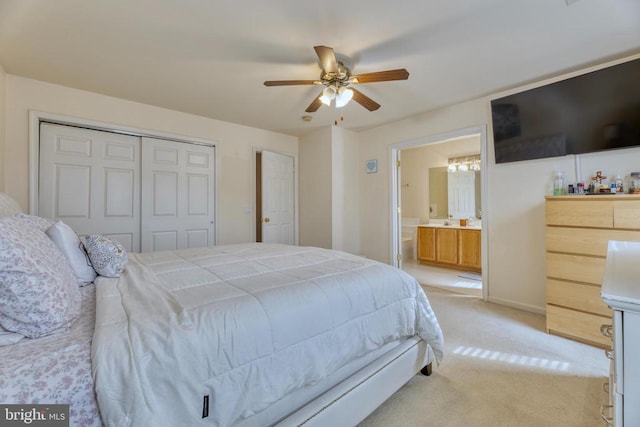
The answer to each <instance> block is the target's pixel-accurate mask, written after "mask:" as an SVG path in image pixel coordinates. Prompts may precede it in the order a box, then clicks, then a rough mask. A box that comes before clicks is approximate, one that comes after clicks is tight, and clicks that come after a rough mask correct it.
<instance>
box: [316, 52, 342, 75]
mask: <svg viewBox="0 0 640 427" xmlns="http://www.w3.org/2000/svg"><path fill="white" fill-rule="evenodd" d="M313 49H314V50H315V51H316V54H317V55H318V58H319V59H320V64H322V69H323V70H324V72H325V73H337V72H338V61H337V60H336V54H335V53H334V52H333V49H332V48H330V47H327V46H314V47H313Z"/></svg>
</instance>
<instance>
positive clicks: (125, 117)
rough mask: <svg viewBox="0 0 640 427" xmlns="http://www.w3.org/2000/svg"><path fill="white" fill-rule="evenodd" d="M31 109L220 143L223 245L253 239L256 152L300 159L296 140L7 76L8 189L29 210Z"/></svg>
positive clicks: (6, 163) (219, 237)
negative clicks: (278, 153) (29, 123)
mask: <svg viewBox="0 0 640 427" xmlns="http://www.w3.org/2000/svg"><path fill="white" fill-rule="evenodd" d="M0 86H3V85H0ZM0 99H1V93H0ZM211 102H215V100H212V101H211ZM30 110H35V111H42V112H47V113H53V114H59V115H65V116H71V117H77V118H82V119H87V120H93V121H99V122H106V123H111V124H114V127H117V126H118V125H120V126H125V127H132V128H138V129H143V130H149V131H156V132H165V133H171V134H176V135H184V136H191V137H196V138H201V139H206V140H211V141H215V142H216V157H217V164H218V171H217V188H218V195H217V201H218V218H217V221H218V228H217V232H218V233H217V234H218V243H219V244H227V243H237V242H247V241H251V240H252V239H253V236H254V235H253V230H254V228H255V221H254V213H253V211H252V209H249V212H247V208H251V207H253V206H254V204H255V203H254V201H253V196H254V190H253V187H254V182H253V149H254V147H255V148H260V149H270V150H273V151H280V152H285V153H290V154H292V155H297V154H298V139H297V138H296V137H292V136H287V135H282V134H278V133H274V132H268V131H265V130H261V129H256V128H251V127H247V126H241V125H236V124H233V123H228V122H222V121H219V120H213V119H209V118H205V117H200V116H195V115H192V114H185V113H181V112H177V111H173V110H167V109H163V108H158V107H154V106H151V105H146V104H140V103H137V102H131V101H127V100H124V99H119V98H113V97H109V96H104V95H100V94H96V93H91V92H86V91H81V90H77V89H71V88H68V87H64V86H59V85H53V84H49V83H44V82H40V81H36V80H31V79H26V78H22V77H17V76H13V75H10V74H7V75H6V124H7V128H6V143H5V146H6V151H5V162H4V166H5V170H6V171H5V176H7V177H11V179H7V180H6V182H5V189H6V192H7V193H8V194H9V195H10V196H12V197H14V198H15V199H16V200H17V201H18V202H19V203H20V205H21V206H22V208H23V209H25V210H27V209H28V200H29V187H28V185H29V127H28V118H29V111H30ZM0 116H3V117H4V116H5V115H0Z"/></svg>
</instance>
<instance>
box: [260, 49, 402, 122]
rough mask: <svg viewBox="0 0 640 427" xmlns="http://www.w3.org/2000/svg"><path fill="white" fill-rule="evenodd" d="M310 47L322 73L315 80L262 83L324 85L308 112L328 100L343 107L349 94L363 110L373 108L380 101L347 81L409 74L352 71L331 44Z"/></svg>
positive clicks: (373, 109)
mask: <svg viewBox="0 0 640 427" xmlns="http://www.w3.org/2000/svg"><path fill="white" fill-rule="evenodd" d="M313 49H314V50H315V51H316V54H317V55H318V58H319V59H320V64H321V65H322V73H321V74H320V79H319V80H268V81H266V82H264V85H265V86H295V85H323V86H325V88H324V89H323V90H322V92H320V94H318V96H317V97H316V98H315V99H314V100H313V102H311V104H309V106H308V107H307V109H306V110H305V111H306V112H308V113H313V112H315V111H317V110H318V108H320V106H321V105H322V104H325V105H331V102H332V101H334V105H335V106H336V107H337V108H340V107H344V106H345V105H347V103H348V102H349V101H350V100H351V99H352V98H353V100H354V101H356V102H357V103H358V104H360V105H362V106H363V107H364V108H366V109H367V110H369V111H375V110H377V109H378V108H380V104H378V103H377V102H375V101H374V100H373V99H371V98H369V97H368V96H366V95H365V94H363V93H362V92H360V91H359V90H357V89H354V88H353V87H352V86H351V85H354V84H363V83H375V82H386V81H391V80H407V79H408V78H409V72H408V71H407V70H405V69H404V68H400V69H398V70H387V71H378V72H375V73H365V74H359V75H352V74H351V70H349V69H348V68H347V67H346V66H345V65H344V64H343V63H342V62H340V61H338V60H337V59H336V55H335V53H334V52H333V49H332V48H330V47H327V46H314V47H313Z"/></svg>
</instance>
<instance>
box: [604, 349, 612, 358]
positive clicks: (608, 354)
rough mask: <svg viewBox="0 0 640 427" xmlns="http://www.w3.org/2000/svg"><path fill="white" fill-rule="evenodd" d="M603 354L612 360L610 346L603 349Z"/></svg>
mask: <svg viewBox="0 0 640 427" xmlns="http://www.w3.org/2000/svg"><path fill="white" fill-rule="evenodd" d="M604 355H605V356H607V357H608V358H609V359H611V360H613V349H612V348H610V349H609V350H605V351H604Z"/></svg>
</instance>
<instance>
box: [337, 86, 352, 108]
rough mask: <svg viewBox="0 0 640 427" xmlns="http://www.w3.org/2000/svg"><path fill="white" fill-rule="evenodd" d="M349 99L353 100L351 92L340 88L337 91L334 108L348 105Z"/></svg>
mask: <svg viewBox="0 0 640 427" xmlns="http://www.w3.org/2000/svg"><path fill="white" fill-rule="evenodd" d="M351 98H353V91H352V90H351V89H348V88H346V87H344V86H342V87H341V88H340V89H339V90H338V95H337V96H336V108H342V107H344V106H345V105H347V104H348V103H349V101H351Z"/></svg>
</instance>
